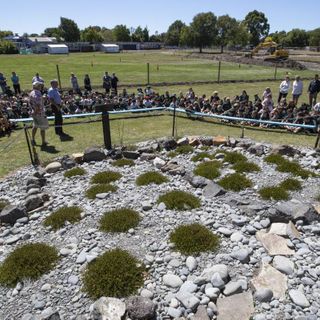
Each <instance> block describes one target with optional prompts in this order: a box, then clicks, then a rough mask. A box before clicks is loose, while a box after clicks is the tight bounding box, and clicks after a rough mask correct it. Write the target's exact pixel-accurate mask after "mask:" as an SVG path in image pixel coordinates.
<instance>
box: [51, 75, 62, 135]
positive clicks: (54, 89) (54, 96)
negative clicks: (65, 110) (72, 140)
mask: <svg viewBox="0 0 320 320" xmlns="http://www.w3.org/2000/svg"><path fill="white" fill-rule="evenodd" d="M50 84H51V88H50V89H49V90H48V97H49V99H50V103H51V108H52V112H53V113H54V126H55V132H56V134H57V135H59V136H60V138H63V137H64V136H66V134H65V133H64V132H63V130H62V124H63V118H62V113H61V104H62V100H61V96H60V93H59V90H58V81H57V80H55V79H54V80H51V82H50Z"/></svg>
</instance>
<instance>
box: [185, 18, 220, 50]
mask: <svg viewBox="0 0 320 320" xmlns="http://www.w3.org/2000/svg"><path fill="white" fill-rule="evenodd" d="M216 24H217V17H216V16H215V15H214V14H213V13H212V12H206V13H199V14H197V15H196V16H195V17H194V18H193V20H192V23H191V24H190V29H191V34H192V36H193V40H192V42H193V43H194V45H195V46H196V47H198V48H199V51H200V53H201V52H202V48H203V47H205V46H210V45H212V44H213V42H214V40H215V38H216V36H217V28H216Z"/></svg>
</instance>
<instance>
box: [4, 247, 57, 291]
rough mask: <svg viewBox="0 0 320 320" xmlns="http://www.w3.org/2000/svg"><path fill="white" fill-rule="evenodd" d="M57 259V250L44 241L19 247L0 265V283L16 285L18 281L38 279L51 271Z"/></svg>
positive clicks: (10, 285)
mask: <svg viewBox="0 0 320 320" xmlns="http://www.w3.org/2000/svg"><path fill="white" fill-rule="evenodd" d="M57 260H58V252H57V250H56V249H55V248H53V247H51V246H48V245H46V244H44V243H30V244H26V245H23V246H21V247H18V248H17V249H15V250H14V251H13V252H11V253H10V254H9V256H8V257H7V258H6V259H5V260H4V261H3V263H2V264H1V266H0V284H2V285H5V286H9V287H14V286H15V285H16V284H17V283H18V282H22V281H24V280H28V279H31V280H35V279H38V278H39V277H41V276H42V275H43V274H45V273H46V272H48V271H50V270H51V269H52V268H53V267H54V265H55V263H56V262H57Z"/></svg>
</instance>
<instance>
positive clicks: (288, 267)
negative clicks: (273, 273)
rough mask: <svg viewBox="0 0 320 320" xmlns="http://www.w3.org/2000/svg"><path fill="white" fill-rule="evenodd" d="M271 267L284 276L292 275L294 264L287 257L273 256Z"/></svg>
mask: <svg viewBox="0 0 320 320" xmlns="http://www.w3.org/2000/svg"><path fill="white" fill-rule="evenodd" d="M272 265H273V266H274V267H275V268H276V269H277V270H279V271H280V272H282V273H284V274H287V275H289V274H292V273H293V271H294V263H293V262H292V261H291V260H290V259H289V258H287V257H283V256H275V257H274V258H273V263H272Z"/></svg>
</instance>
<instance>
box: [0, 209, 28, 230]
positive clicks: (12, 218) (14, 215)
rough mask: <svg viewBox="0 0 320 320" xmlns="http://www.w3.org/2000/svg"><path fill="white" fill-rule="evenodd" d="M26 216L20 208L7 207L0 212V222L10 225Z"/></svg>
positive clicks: (24, 211)
mask: <svg viewBox="0 0 320 320" xmlns="http://www.w3.org/2000/svg"><path fill="white" fill-rule="evenodd" d="M26 216H27V212H26V210H25V208H23V207H20V206H13V205H8V206H6V207H4V208H3V209H2V211H1V212H0V222H3V223H10V224H11V225H13V224H15V222H16V221H17V220H18V219H20V218H23V217H26Z"/></svg>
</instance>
